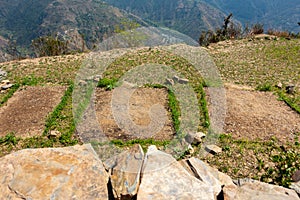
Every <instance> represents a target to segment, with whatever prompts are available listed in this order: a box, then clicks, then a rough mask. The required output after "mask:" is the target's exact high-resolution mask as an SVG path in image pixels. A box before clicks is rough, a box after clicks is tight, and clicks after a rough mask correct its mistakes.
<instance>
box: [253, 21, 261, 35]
mask: <svg viewBox="0 0 300 200" xmlns="http://www.w3.org/2000/svg"><path fill="white" fill-rule="evenodd" d="M262 33H264V25H263V24H260V23H256V24H254V25H253V26H252V28H251V34H252V35H257V34H262Z"/></svg>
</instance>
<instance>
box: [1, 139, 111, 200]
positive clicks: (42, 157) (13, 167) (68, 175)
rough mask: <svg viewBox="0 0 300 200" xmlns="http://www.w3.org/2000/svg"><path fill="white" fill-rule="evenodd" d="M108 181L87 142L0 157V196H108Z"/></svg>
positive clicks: (42, 197) (58, 197) (24, 197)
mask: <svg viewBox="0 0 300 200" xmlns="http://www.w3.org/2000/svg"><path fill="white" fill-rule="evenodd" d="M107 182H108V174H107V173H106V171H105V169H104V167H103V164H102V162H101V161H100V160H99V159H98V157H97V155H96V153H95V152H94V150H93V148H92V147H91V145H89V144H86V145H83V146H79V145H77V146H74V147H67V148H57V149H26V150H21V151H18V152H16V153H12V154H10V155H7V156H5V157H3V158H0V196H1V197H0V199H80V200H81V199H108V191H107Z"/></svg>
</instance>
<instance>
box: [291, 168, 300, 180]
mask: <svg viewBox="0 0 300 200" xmlns="http://www.w3.org/2000/svg"><path fill="white" fill-rule="evenodd" d="M292 180H293V181H294V182H298V181H300V170H297V171H296V172H295V173H294V174H293V176H292Z"/></svg>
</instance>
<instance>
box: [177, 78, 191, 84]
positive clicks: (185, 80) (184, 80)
mask: <svg viewBox="0 0 300 200" xmlns="http://www.w3.org/2000/svg"><path fill="white" fill-rule="evenodd" d="M178 83H180V84H187V83H189V80H188V79H186V78H180V79H179V80H178Z"/></svg>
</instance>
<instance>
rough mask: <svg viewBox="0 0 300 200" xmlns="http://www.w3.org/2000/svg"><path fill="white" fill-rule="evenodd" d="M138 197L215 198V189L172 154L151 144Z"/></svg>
mask: <svg viewBox="0 0 300 200" xmlns="http://www.w3.org/2000/svg"><path fill="white" fill-rule="evenodd" d="M137 199H138V200H139V199H141V200H147V199H166V200H169V199H209V200H211V199H214V197H213V189H212V187H211V186H208V185H206V184H205V183H204V182H202V181H200V180H198V179H197V178H195V177H194V176H191V175H190V174H189V173H188V172H187V171H186V170H185V169H184V168H183V167H182V166H181V165H180V164H179V162H177V161H176V160H175V159H174V158H173V157H172V156H171V155H169V154H166V153H164V152H162V151H159V150H157V149H156V147H155V146H150V147H149V149H148V152H147V154H146V157H145V161H144V166H143V173H142V180H141V185H140V189H139V192H138V195H137Z"/></svg>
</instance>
